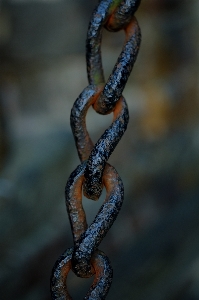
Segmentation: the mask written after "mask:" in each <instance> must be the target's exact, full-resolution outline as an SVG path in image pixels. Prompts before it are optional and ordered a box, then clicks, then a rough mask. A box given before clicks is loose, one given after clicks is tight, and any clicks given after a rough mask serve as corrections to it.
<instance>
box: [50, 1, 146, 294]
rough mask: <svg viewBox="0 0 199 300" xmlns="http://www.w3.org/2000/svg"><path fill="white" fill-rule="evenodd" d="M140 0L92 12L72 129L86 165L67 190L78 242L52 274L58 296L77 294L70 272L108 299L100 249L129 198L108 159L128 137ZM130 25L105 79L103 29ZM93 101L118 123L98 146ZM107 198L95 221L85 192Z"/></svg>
mask: <svg viewBox="0 0 199 300" xmlns="http://www.w3.org/2000/svg"><path fill="white" fill-rule="evenodd" d="M140 2H141V1H140V0H137V1H136V0H123V1H122V0H102V1H100V3H99V4H98V6H97V7H96V9H95V10H94V12H93V15H92V17H91V21H90V24H89V28H88V34H87V41H86V59H87V73H88V81H89V84H90V85H89V86H88V87H86V88H85V89H84V90H83V92H82V93H81V94H80V96H79V97H78V98H77V100H76V101H75V103H74V105H73V108H72V110H71V128H72V131H73V135H74V139H75V143H76V148H77V152H78V155H79V158H80V161H81V164H80V165H79V166H78V167H77V168H76V169H75V171H73V172H72V174H71V175H70V177H69V179H68V181H67V184H66V189H65V199H66V208H67V212H68V216H69V220H70V225H71V230H72V234H73V241H74V247H72V248H69V249H67V250H66V251H65V252H64V253H63V254H62V255H61V256H60V257H59V258H58V260H57V261H56V263H55V265H54V268H53V271H52V275H51V296H52V299H60V300H61V299H62V300H64V299H65V300H70V299H72V298H71V296H70V294H69V292H68V288H67V284H66V279H67V276H68V273H69V271H70V270H71V269H72V270H73V272H74V273H75V274H76V275H77V276H79V277H81V278H87V277H91V276H93V275H94V281H93V284H92V286H91V287H90V289H89V291H88V293H87V295H86V296H85V297H84V299H90V300H91V299H93V300H94V299H95V300H96V299H105V298H106V295H107V293H108V291H109V288H110V285H111V282H112V275H113V272H112V267H111V265H110V262H109V259H108V257H107V256H106V255H105V254H104V253H103V252H101V251H100V250H98V246H99V245H100V243H101V241H102V239H103V238H104V237H105V235H106V234H107V232H108V230H109V229H110V227H111V226H112V224H113V222H114V221H115V219H116V217H117V215H118V213H119V211H120V209H121V206H122V203H123V198H124V188H123V183H122V180H121V178H120V176H119V175H118V173H117V171H116V170H115V168H114V167H112V166H111V165H110V164H108V163H107V160H108V159H109V157H110V155H111V153H112V152H113V150H114V149H115V147H116V146H117V144H118V142H119V141H120V139H121V137H122V136H123V134H124V132H125V130H126V128H127V124H128V120H129V114H128V107H127V104H126V101H125V99H124V97H123V96H122V92H123V89H124V87H125V85H126V82H127V80H128V77H129V75H130V72H131V70H132V68H133V65H134V62H135V60H136V57H137V54H138V50H139V46H140V41H141V33H140V28H139V25H138V23H137V20H136V19H135V17H134V13H135V11H136V10H137V8H138V6H139V4H140ZM103 27H105V28H106V29H107V30H109V31H118V30H120V29H124V31H125V37H126V40H125V43H124V46H123V49H122V52H121V54H120V56H119V58H118V60H117V63H116V65H115V67H114V68H113V71H112V73H111V75H110V77H109V79H108V81H107V82H106V83H105V79H104V73H103V68H102V59H101V39H102V28H103ZM90 106H93V108H94V109H95V110H96V112H98V113H100V114H107V113H111V112H112V113H113V122H112V124H111V125H110V126H109V128H108V129H106V130H105V132H104V133H103V135H102V136H101V137H100V138H99V139H98V141H97V143H96V144H95V145H94V144H93V142H92V140H91V138H90V136H89V133H88V131H87V128H86V115H87V111H88V109H89V107H90ZM103 187H105V189H106V197H105V200H104V203H103V204H102V206H101V208H100V210H99V212H98V213H97V215H96V217H95V218H94V221H93V222H92V223H91V225H90V226H88V225H87V221H86V214H85V211H84V208H83V205H82V192H83V193H84V195H85V196H86V197H87V198H89V199H92V200H97V199H99V197H100V195H101V192H102V189H103Z"/></svg>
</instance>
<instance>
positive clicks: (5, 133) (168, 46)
mask: <svg viewBox="0 0 199 300" xmlns="http://www.w3.org/2000/svg"><path fill="white" fill-rule="evenodd" d="M96 4H97V0H96V1H91V0H84V1H81V0H65V1H64V0H63V1H62V0H54V1H53V0H45V1H44V0H7V1H6V0H4V1H3V0H1V1H0V51H1V52H0V62H1V67H0V206H1V210H0V232H1V247H0V265H1V267H0V290H1V293H0V294H1V299H2V300H8V299H9V300H10V299H15V300H36V299H43V300H49V299H50V291H49V280H50V273H51V269H52V266H53V264H54V262H55V260H56V259H57V258H58V256H59V255H60V254H61V253H62V252H63V251H64V250H65V249H66V248H68V247H70V246H72V235H71V232H70V226H69V222H68V217H67V214H66V209H65V203H64V187H65V183H66V181H67V179H68V177H69V175H70V173H71V172H72V171H73V170H74V169H75V167H76V166H77V165H78V164H79V161H78V156H77V153H76V150H75V145H74V141H73V137H72V133H71V129H70V124H69V118H70V109H71V107H72V105H73V102H74V101H75V99H76V98H77V97H78V95H79V94H80V93H81V92H82V90H83V89H84V88H85V87H86V86H87V84H88V83H87V77H86V64H85V39H86V31H87V27H88V22H89V18H90V16H91V13H92V10H93V8H94V7H95V5H96ZM136 16H137V18H138V20H139V23H140V26H141V29H142V45H141V49H140V53H139V56H138V59H137V62H136V64H135V67H134V69H133V72H132V75H131V77H130V79H129V81H128V84H127V86H126V89H125V91H124V96H125V97H126V100H127V102H128V105H129V111H130V123H129V126H128V129H127V132H126V133H125V136H124V137H123V139H122V140H121V142H120V144H119V145H118V147H117V149H116V150H115V152H114V153H113V155H112V157H111V159H110V163H111V164H112V165H113V166H114V167H115V168H116V169H117V170H118V172H119V174H120V175H121V177H122V179H123V181H124V186H125V201H124V204H123V207H122V211H121V213H120V215H119V217H118V219H117V220H116V222H115V224H114V225H113V227H112V229H111V230H110V232H109V233H108V235H107V236H106V238H105V239H104V241H103V243H102V244H101V246H100V249H101V250H103V251H104V252H105V253H106V254H107V255H108V256H109V258H110V260H111V262H112V266H113V269H114V280H113V284H112V288H111V290H110V292H109V295H108V297H107V299H109V300H111V299H123V300H129V299H134V300H152V299H153V300H197V299H199V155H198V153H199V118H198V117H199V110H198V105H199V98H198V82H199V78H198V52H199V51H198V50H199V43H198V42H199V37H198V29H199V21H198V20H199V2H198V0H161V1H160V0H142V3H141V6H140V8H139V11H138V12H137V13H136ZM123 38H124V36H123V32H121V33H114V34H113V33H107V32H105V31H104V34H103V45H102V51H103V62H104V68H105V73H106V75H107V76H108V75H109V74H110V72H111V70H112V68H113V66H114V64H115V62H116V59H117V57H118V55H119V53H120V51H121V48H122V44H123ZM87 122H88V129H89V132H90V134H91V136H92V138H93V140H94V141H97V139H98V137H99V136H100V135H101V133H102V132H103V131H104V130H105V129H106V128H107V126H108V125H109V124H110V122H111V116H98V115H97V114H96V113H95V112H94V111H92V109H91V111H89V114H88V118H87ZM102 201H103V197H102V199H100V200H99V201H98V202H92V201H90V200H87V199H84V205H85V209H86V211H87V215H88V220H89V222H91V221H92V219H93V217H94V216H95V214H96V212H97V210H98V209H99V207H100V205H101V203H102ZM91 281H92V280H84V279H77V278H76V277H75V276H74V275H73V274H72V272H71V273H70V276H69V278H68V285H69V291H70V292H71V294H72V296H73V297H74V299H82V298H83V296H84V295H85V293H86V290H87V289H88V287H89V285H90V284H91Z"/></svg>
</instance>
